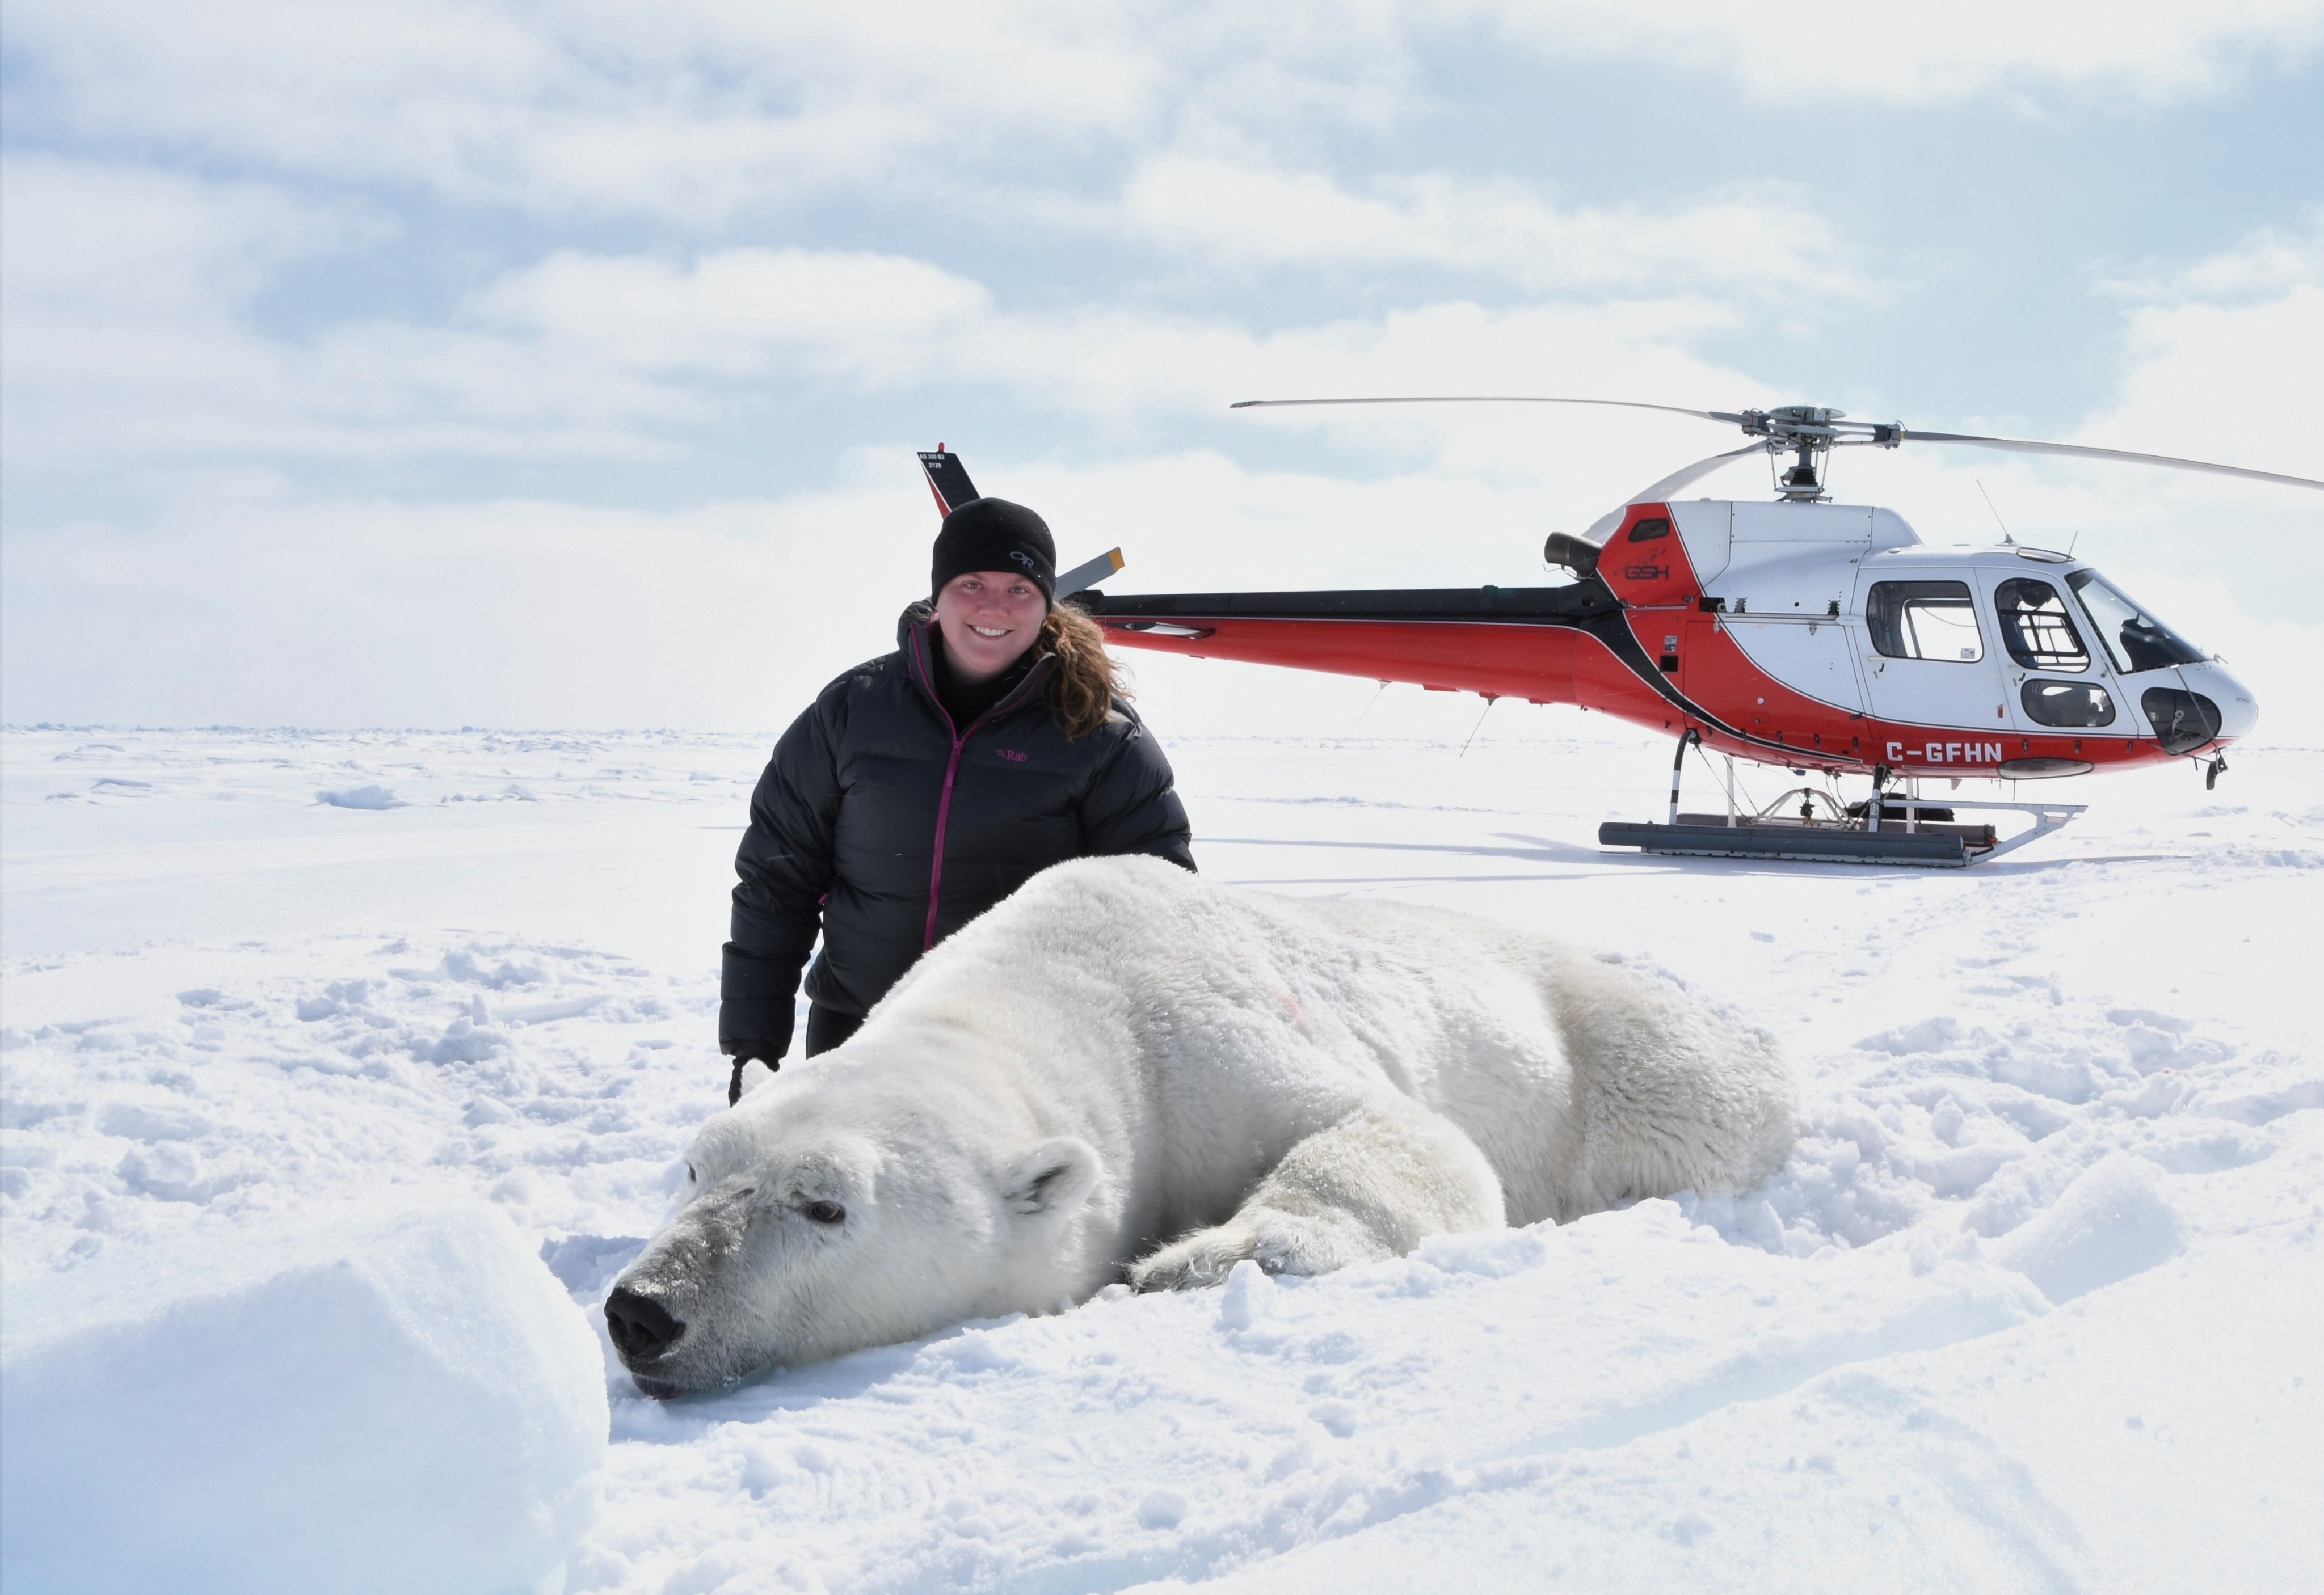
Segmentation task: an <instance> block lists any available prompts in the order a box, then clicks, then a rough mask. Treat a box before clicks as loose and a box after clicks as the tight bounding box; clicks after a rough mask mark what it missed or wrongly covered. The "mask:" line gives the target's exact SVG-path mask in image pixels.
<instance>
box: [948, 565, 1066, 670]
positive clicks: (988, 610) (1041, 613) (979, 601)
mask: <svg viewBox="0 0 2324 1595" xmlns="http://www.w3.org/2000/svg"><path fill="white" fill-rule="evenodd" d="M1048 613H1049V605H1048V603H1047V600H1046V599H1044V598H1043V597H1042V596H1041V589H1040V588H1039V587H1037V586H1036V585H1033V582H1032V579H1031V578H1030V577H1028V576H1017V575H1014V574H1012V573H1011V572H1009V571H1005V570H972V571H969V572H967V573H966V574H964V575H962V576H954V577H953V578H952V580H950V581H948V582H946V583H945V585H944V591H942V592H941V593H938V594H937V595H936V629H937V630H938V631H939V632H942V633H943V634H944V644H945V658H946V659H950V660H951V661H952V668H954V670H956V671H958V672H959V673H960V676H961V678H962V679H963V680H964V681H984V680H989V679H990V678H992V677H995V676H998V675H999V674H1001V671H1003V670H1005V669H1007V668H1009V667H1010V666H1011V665H1013V664H1015V663H1016V662H1017V661H1018V660H1019V659H1022V658H1023V657H1024V654H1025V650H1027V649H1028V648H1030V647H1032V646H1033V643H1034V641H1035V640H1037V638H1038V637H1039V636H1040V634H1041V622H1042V621H1043V620H1044V619H1045V618H1047V615H1048Z"/></svg>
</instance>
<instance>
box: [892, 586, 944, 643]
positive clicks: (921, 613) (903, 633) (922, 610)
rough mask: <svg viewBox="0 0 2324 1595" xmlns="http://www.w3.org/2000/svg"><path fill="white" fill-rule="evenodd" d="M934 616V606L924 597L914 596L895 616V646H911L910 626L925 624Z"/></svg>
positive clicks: (933, 618) (934, 617)
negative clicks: (901, 611) (902, 610)
mask: <svg viewBox="0 0 2324 1595" xmlns="http://www.w3.org/2000/svg"><path fill="white" fill-rule="evenodd" d="M935 619H936V605H935V604H931V603H929V602H928V601H927V599H925V598H915V599H913V600H912V601H911V602H910V603H909V604H906V605H904V613H901V614H899V615H898V616H897V617H896V646H897V647H899V648H903V649H908V648H910V647H911V646H912V628H913V627H914V626H925V625H927V623H928V622H931V621H933V620H935Z"/></svg>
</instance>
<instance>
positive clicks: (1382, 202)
mask: <svg viewBox="0 0 2324 1595" xmlns="http://www.w3.org/2000/svg"><path fill="white" fill-rule="evenodd" d="M1121 216H1122V219H1124V220H1125V221H1126V222H1127V223H1128V224H1129V226H1130V227H1131V228H1133V229H1135V230H1138V231H1140V232H1142V233H1144V234H1145V235H1146V236H1147V237H1148V239H1150V240H1151V241H1152V243H1153V244H1155V246H1157V247H1158V248H1163V249H1167V250H1169V251H1172V252H1174V253H1185V254H1203V255H1210V256H1213V257H1215V258H1218V259H1222V260H1224V261H1228V262H1232V263H1243V264H1258V265H1292V264H1296V265H1305V266H1318V267H1323V268H1327V269H1330V270H1333V271H1342V272H1360V271H1369V270H1374V269H1377V268H1378V267H1379V266H1383V265H1388V266H1395V265H1412V266H1430V267H1436V268H1441V269H1445V270H1450V271H1454V272H1467V273H1474V274H1480V275H1484V276H1488V277H1491V278H1494V279H1498V280H1500V281H1508V282H1512V283H1515V284H1517V285H1518V286H1520V287H1522V288H1526V289H1531V290H1545V291H1572V290H1591V291H1597V292H1613V293H1617V294H1633V295H1635V294H1637V293H1638V292H1639V291H1640V285H1642V284H1649V283H1650V284H1654V285H1655V289H1656V290H1659V291H1669V290H1672V289H1674V288H1676V287H1680V286H1692V285H1710V286H1716V287H1722V288H1741V289H1744V290H1749V291H1754V292H1757V293H1761V294H1767V293H1775V292H1789V293H1798V292H1805V291H1813V292H1821V293H1834V292H1839V293H1849V294H1855V293H1860V292H1861V291H1862V286H1861V284H1860V283H1858V281H1856V280H1855V279H1854V277H1853V276H1852V274H1851V273H1850V272H1849V271H1848V270H1847V269H1846V267H1845V265H1844V264H1843V263H1844V261H1845V259H1846V254H1847V252H1846V250H1845V249H1844V247H1843V246H1842V245H1841V244H1840V242H1839V241H1838V240H1837V239H1835V238H1834V237H1833V235H1832V234H1831V228H1830V227H1829V226H1827V225H1826V224H1825V223H1824V221H1823V220H1822V218H1821V217H1819V216H1817V215H1816V214H1815V213H1814V212H1812V211H1811V210H1809V209H1808V208H1806V207H1804V206H1803V205H1800V204H1798V203H1796V202H1795V201H1794V200H1792V199H1790V198H1787V197H1785V196H1784V195H1782V194H1780V193H1778V192H1775V191H1772V190H1771V191H1765V192H1760V193H1756V194H1736V195H1731V196H1727V197H1722V198H1711V199H1707V200H1700V201H1697V202H1694V203H1692V204H1690V205H1686V206H1683V207H1676V208H1674V209H1671V210H1667V211H1661V212H1656V211H1649V210H1646V209H1643V208H1639V207H1616V208H1605V207H1559V206H1556V205H1554V204H1551V203H1549V202H1547V201H1546V200H1545V199H1544V198H1542V197H1541V196H1540V195H1539V194H1538V193H1537V192H1535V190H1534V189H1531V188H1529V187H1527V186H1526V185H1525V184H1522V183H1517V182H1512V181H1508V180H1482V181H1474V180H1464V179H1461V178H1456V177H1453V176H1451V175H1449V174H1446V173H1443V172H1429V173H1422V174H1418V175H1410V176H1403V177H1387V178H1382V179H1379V180H1377V181H1376V182H1374V184H1373V185H1372V189H1371V192H1370V193H1369V194H1354V193H1351V192H1349V191H1348V190H1347V189H1345V188H1343V187H1342V186H1341V185H1340V184H1339V183H1337V182H1335V181H1333V180H1332V179H1331V178H1330V177H1328V176H1326V175H1325V174H1323V173H1322V172H1319V171H1277V170H1265V169H1260V168H1258V167H1254V166H1250V165H1246V164H1241V163H1238V162H1234V161H1222V160H1216V159H1197V158H1193V157H1187V156H1164V157H1157V158H1155V159H1152V160H1149V161H1146V162H1144V163H1143V164H1142V165H1140V166H1139V169H1138V170H1137V171H1136V172H1135V173H1133V175H1132V176H1131V178H1130V182H1129V183H1128V185H1127V187H1126V189H1125V191H1124V194H1123V198H1122V205H1121Z"/></svg>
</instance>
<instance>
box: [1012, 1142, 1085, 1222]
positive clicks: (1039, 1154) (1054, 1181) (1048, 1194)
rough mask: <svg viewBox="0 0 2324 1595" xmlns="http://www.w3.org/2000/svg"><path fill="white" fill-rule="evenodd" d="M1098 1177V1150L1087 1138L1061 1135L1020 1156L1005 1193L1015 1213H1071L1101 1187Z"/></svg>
mask: <svg viewBox="0 0 2324 1595" xmlns="http://www.w3.org/2000/svg"><path fill="white" fill-rule="evenodd" d="M1097 1176H1098V1160H1097V1152H1096V1149H1095V1148H1093V1147H1091V1145H1090V1144H1089V1143H1088V1142H1087V1141H1082V1140H1075V1139H1074V1138H1073V1137H1071V1136H1059V1137H1057V1138H1056V1139H1054V1140H1047V1141H1043V1142H1041V1143H1040V1144H1039V1145H1038V1146H1037V1147H1035V1148H1032V1149H1031V1150H1030V1151H1028V1152H1027V1153H1026V1154H1025V1155H1024V1156H1023V1157H1019V1158H1018V1159H1017V1161H1016V1163H1015V1164H1014V1165H1012V1166H1010V1170H1009V1176H1008V1178H1007V1180H1006V1181H1005V1182H1004V1183H1003V1185H1001V1200H1002V1201H1004V1202H1006V1203H1008V1204H1009V1208H1010V1212H1021V1213H1024V1214H1027V1215H1028V1216H1030V1215H1032V1214H1035V1213H1067V1212H1072V1211H1073V1210H1074V1208H1076V1207H1079V1206H1080V1205H1081V1204H1082V1203H1084V1201H1086V1200H1087V1199H1088V1197H1089V1194H1090V1193H1091V1192H1092V1191H1093V1190H1095V1189H1096V1188H1097Z"/></svg>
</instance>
